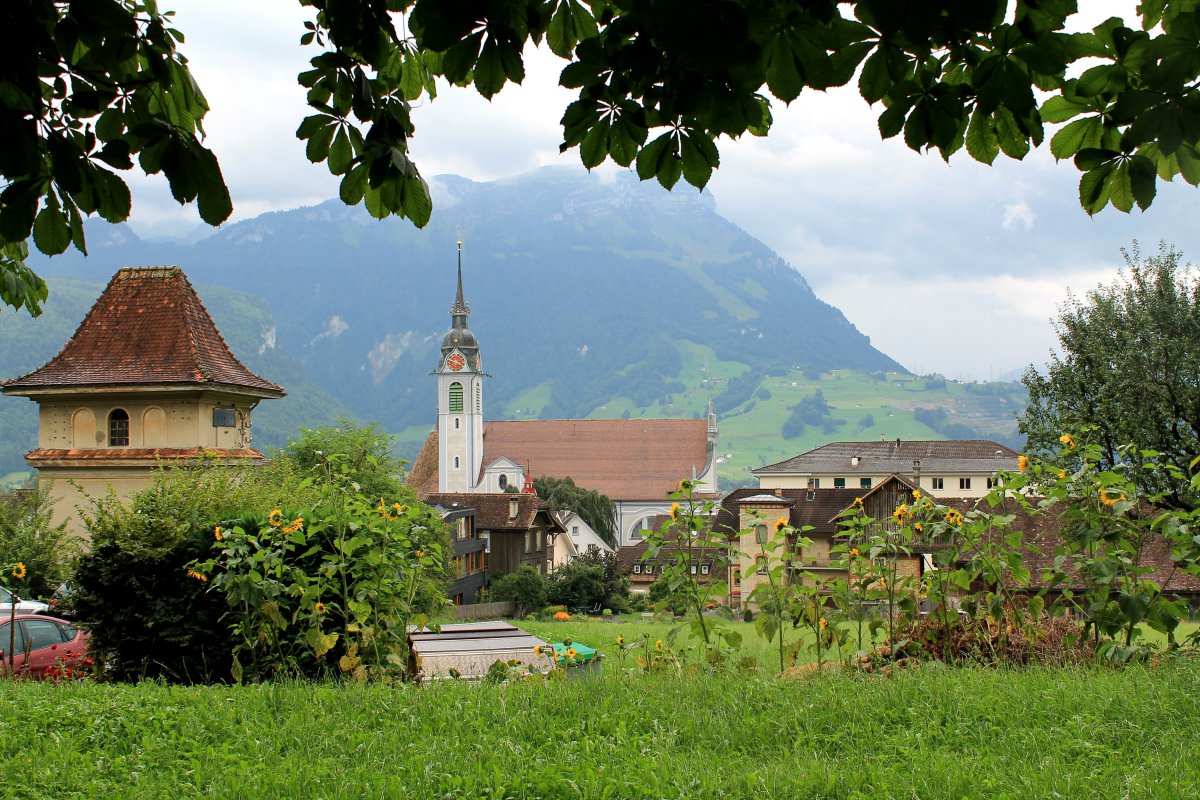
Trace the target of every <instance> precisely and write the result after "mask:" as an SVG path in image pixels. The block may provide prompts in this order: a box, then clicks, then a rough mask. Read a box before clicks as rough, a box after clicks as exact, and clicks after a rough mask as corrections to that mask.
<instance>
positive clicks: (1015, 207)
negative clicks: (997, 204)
mask: <svg viewBox="0 0 1200 800" xmlns="http://www.w3.org/2000/svg"><path fill="white" fill-rule="evenodd" d="M1036 218H1037V214H1034V213H1033V209H1032V208H1030V207H1029V204H1028V203H1026V202H1025V201H1023V200H1022V201H1021V202H1019V203H1010V204H1009V205H1006V206H1005V207H1004V222H1002V223H1001V224H1000V227H1002V228H1004V230H1006V231H1011V230H1015V229H1016V228H1017V226H1018V225H1020V226H1021V227H1022V228H1024V229H1025V230H1027V231H1028V230H1033V221H1034V219H1036Z"/></svg>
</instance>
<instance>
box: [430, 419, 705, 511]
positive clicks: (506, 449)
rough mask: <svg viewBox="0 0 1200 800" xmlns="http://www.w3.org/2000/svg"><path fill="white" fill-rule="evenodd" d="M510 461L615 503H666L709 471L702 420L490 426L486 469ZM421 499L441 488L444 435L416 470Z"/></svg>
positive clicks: (433, 435)
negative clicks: (689, 481)
mask: <svg viewBox="0 0 1200 800" xmlns="http://www.w3.org/2000/svg"><path fill="white" fill-rule="evenodd" d="M503 457H507V458H509V459H511V460H512V461H514V462H516V463H517V464H520V465H522V466H524V467H527V468H528V469H529V471H530V472H531V473H532V474H533V475H534V477H542V476H551V477H555V478H568V477H569V478H571V479H573V480H574V481H575V483H576V485H578V486H581V487H583V488H584V489H590V490H592V491H596V492H600V493H601V494H605V495H608V498H609V499H610V500H615V501H620V500H664V499H666V497H667V495H668V494H670V493H671V492H674V491H676V490H677V489H679V482H680V481H681V480H683V479H685V478H691V477H692V476H693V475H698V474H700V473H702V472H704V470H705V469H706V468H707V466H708V422H707V421H706V420H703V419H565V420H522V421H502V422H487V423H484V427H483V466H484V468H485V469H486V468H487V465H488V464H491V463H492V462H494V461H495V460H496V459H498V458H503ZM408 485H409V486H412V487H413V488H414V489H415V490H416V491H417V493H418V494H419V495H421V496H422V497H424V496H427V495H430V494H433V493H436V492H437V489H438V434H437V430H436V429H435V430H433V431H431V432H430V434H429V436H428V438H426V439H425V445H424V446H423V447H422V448H421V452H420V454H419V455H418V456H417V458H416V461H414V462H413V465H412V470H411V472H409V476H408Z"/></svg>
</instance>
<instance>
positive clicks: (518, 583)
mask: <svg viewBox="0 0 1200 800" xmlns="http://www.w3.org/2000/svg"><path fill="white" fill-rule="evenodd" d="M549 594H550V580H549V579H548V578H547V577H546V576H545V575H542V574H541V573H539V572H538V571H537V570H536V569H534V568H533V567H531V566H529V565H528V564H523V565H522V566H521V568H520V569H518V570H517V571H516V572H510V573H508V574H507V575H501V576H500V577H498V578H493V579H492V580H491V581H489V582H488V587H487V597H488V600H489V601H491V602H500V603H503V602H508V601H512V602H515V603H516V604H517V613H516V616H518V617H523V616H525V615H526V614H528V613H529V612H530V611H534V610H537V609H540V608H542V607H543V606H545V605H546V601H547V598H548V597H549Z"/></svg>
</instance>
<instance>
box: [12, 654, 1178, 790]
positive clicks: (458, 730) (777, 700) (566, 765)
mask: <svg viewBox="0 0 1200 800" xmlns="http://www.w3.org/2000/svg"><path fill="white" fill-rule="evenodd" d="M613 666H614V665H613V664H612V663H609V664H608V665H607V666H606V667H605V670H604V672H603V673H602V674H601V675H600V676H599V677H597V678H594V679H589V678H583V679H578V680H570V681H566V682H551V683H536V684H533V683H528V684H526V683H518V684H512V685H507V686H492V685H465V684H454V683H444V684H439V685H434V686H426V687H413V686H403V687H399V688H388V687H383V686H357V685H266V686H244V687H169V686H161V685H155V684H143V685H138V686H107V685H71V686H60V687H55V686H50V685H47V684H31V683H26V682H16V683H8V684H5V685H3V687H0V688H2V691H3V696H4V701H3V702H2V703H0V796H2V797H4V798H15V799H17V800H24V799H25V798H92V797H110V798H139V799H141V798H172V799H174V798H239V800H240V799H242V798H245V799H246V800H253V799H255V798H284V797H286V798H293V797H295V798H354V800H358V799H359V798H410V797H415V798H478V797H492V798H755V800H762V798H796V797H828V798H847V800H849V799H850V798H1041V797H1062V798H1186V797H1194V796H1195V795H1196V794H1197V792H1198V791H1200V761H1197V760H1196V759H1195V757H1194V754H1195V751H1196V748H1197V746H1200V722H1197V720H1200V667H1198V666H1197V665H1195V664H1193V663H1178V662H1173V663H1169V664H1164V665H1163V666H1162V667H1159V668H1158V669H1148V668H1142V667H1132V668H1129V669H1126V670H1123V671H1110V670H1102V669H1086V670H1027V671H985V670H970V669H963V670H948V669H944V668H943V669H936V670H929V671H921V672H910V673H902V674H900V675H898V676H897V677H895V678H892V679H890V680H886V679H882V678H876V677H869V676H859V677H848V676H838V675H823V676H816V677H810V678H807V679H805V680H802V681H786V680H778V679H774V678H770V677H766V676H764V675H762V674H754V673H717V674H689V673H683V674H656V675H644V674H643V675H629V674H623V673H621V672H620V671H619V670H616V669H613V668H612V667H613Z"/></svg>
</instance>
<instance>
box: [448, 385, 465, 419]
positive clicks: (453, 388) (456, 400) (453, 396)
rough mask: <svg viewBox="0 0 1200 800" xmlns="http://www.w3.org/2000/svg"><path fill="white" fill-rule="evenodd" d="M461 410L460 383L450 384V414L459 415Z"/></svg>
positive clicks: (461, 391) (461, 394)
mask: <svg viewBox="0 0 1200 800" xmlns="http://www.w3.org/2000/svg"><path fill="white" fill-rule="evenodd" d="M462 410H463V388H462V384H461V383H452V384H450V413H451V414H461V413H462Z"/></svg>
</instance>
